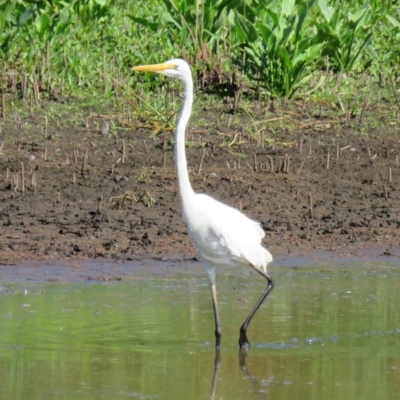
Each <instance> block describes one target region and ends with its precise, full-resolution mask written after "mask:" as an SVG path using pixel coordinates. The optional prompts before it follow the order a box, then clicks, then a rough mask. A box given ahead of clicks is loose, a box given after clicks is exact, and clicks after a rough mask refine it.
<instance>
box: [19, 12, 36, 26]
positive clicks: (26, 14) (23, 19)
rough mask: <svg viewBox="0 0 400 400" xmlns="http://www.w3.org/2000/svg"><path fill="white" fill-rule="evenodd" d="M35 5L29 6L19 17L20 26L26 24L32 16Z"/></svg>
mask: <svg viewBox="0 0 400 400" xmlns="http://www.w3.org/2000/svg"><path fill="white" fill-rule="evenodd" d="M32 14H33V7H31V8H27V9H26V10H25V11H24V12H23V13H22V15H21V16H20V17H19V18H18V26H21V25H24V24H25V22H26V21H28V19H29V18H30V17H31V16H32Z"/></svg>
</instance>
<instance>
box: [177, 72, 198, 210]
mask: <svg viewBox="0 0 400 400" xmlns="http://www.w3.org/2000/svg"><path fill="white" fill-rule="evenodd" d="M182 82H183V86H184V99H183V106H182V110H181V114H180V117H179V122H178V126H177V128H176V135H175V141H176V142H175V158H176V169H177V173H178V184H179V192H180V195H181V200H182V205H183V208H184V210H185V206H186V205H189V204H190V198H191V197H192V196H193V195H194V191H193V189H192V185H191V184H190V180H189V172H188V168H187V161H186V150H185V134H186V127H187V124H188V122H189V118H190V114H191V112H192V103H193V81H192V79H191V77H190V79H187V80H185V81H182Z"/></svg>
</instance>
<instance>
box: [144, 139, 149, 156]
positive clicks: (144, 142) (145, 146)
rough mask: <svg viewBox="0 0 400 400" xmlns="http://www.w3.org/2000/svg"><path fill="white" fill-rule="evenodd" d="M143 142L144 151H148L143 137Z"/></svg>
mask: <svg viewBox="0 0 400 400" xmlns="http://www.w3.org/2000/svg"><path fill="white" fill-rule="evenodd" d="M143 144H144V149H145V151H146V153H147V152H148V151H149V149H148V148H147V143H146V141H145V140H144V139H143Z"/></svg>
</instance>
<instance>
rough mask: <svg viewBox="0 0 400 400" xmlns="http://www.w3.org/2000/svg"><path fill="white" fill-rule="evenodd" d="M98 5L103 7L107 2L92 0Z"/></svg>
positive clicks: (104, 0)
mask: <svg viewBox="0 0 400 400" xmlns="http://www.w3.org/2000/svg"><path fill="white" fill-rule="evenodd" d="M94 1H95V2H96V3H97V4H98V5H99V6H101V7H104V6H105V5H106V4H107V0H94Z"/></svg>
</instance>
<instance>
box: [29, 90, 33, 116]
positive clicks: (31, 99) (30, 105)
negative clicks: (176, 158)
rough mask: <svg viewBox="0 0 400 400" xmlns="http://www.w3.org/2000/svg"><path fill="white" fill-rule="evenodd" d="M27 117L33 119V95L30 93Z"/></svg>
mask: <svg viewBox="0 0 400 400" xmlns="http://www.w3.org/2000/svg"><path fill="white" fill-rule="evenodd" d="M29 116H30V117H33V94H32V93H31V95H30V98H29Z"/></svg>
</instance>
